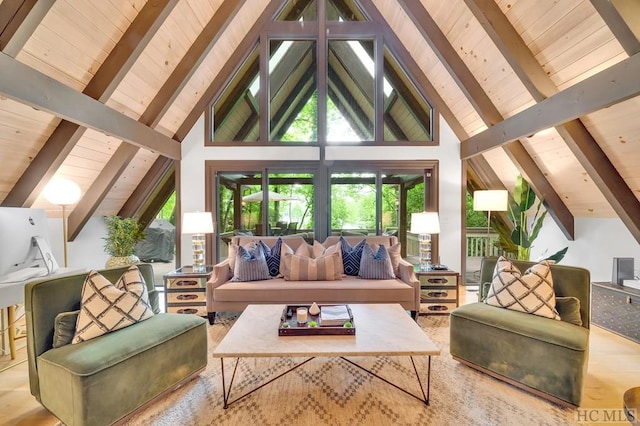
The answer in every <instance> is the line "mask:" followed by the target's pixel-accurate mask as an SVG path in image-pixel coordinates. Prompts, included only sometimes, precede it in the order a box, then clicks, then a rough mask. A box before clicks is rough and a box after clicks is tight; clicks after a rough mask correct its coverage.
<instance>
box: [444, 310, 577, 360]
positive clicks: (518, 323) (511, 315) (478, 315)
mask: <svg viewBox="0 0 640 426" xmlns="http://www.w3.org/2000/svg"><path fill="white" fill-rule="evenodd" d="M451 316H455V317H458V318H464V319H466V320H468V321H473V322H477V323H480V324H483V325H486V326H490V327H495V328H498V329H500V330H504V331H507V332H510V333H515V334H519V335H522V336H525V337H528V338H531V339H535V340H540V341H542V342H546V343H549V344H553V345H558V346H562V347H565V348H568V349H572V350H575V351H582V352H584V351H587V350H588V347H589V330H588V329H586V328H583V327H576V326H575V325H573V324H569V323H568V322H565V321H554V320H552V319H550V318H543V317H540V316H536V315H528V314H526V313H524V312H518V311H514V310H510V309H502V308H500V307H497V306H491V305H487V304H486V303H482V302H476V303H470V304H467V305H464V306H461V307H459V308H456V309H454V310H453V311H451ZM550 361H551V360H550Z"/></svg>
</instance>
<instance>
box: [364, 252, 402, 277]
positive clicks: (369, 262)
mask: <svg viewBox="0 0 640 426" xmlns="http://www.w3.org/2000/svg"><path fill="white" fill-rule="evenodd" d="M358 276H359V277H360V278H365V279H369V280H390V279H393V278H395V277H396V275H395V274H394V272H393V265H392V264H391V258H390V257H389V253H388V252H387V248H386V247H385V246H383V245H380V246H378V250H377V251H376V252H375V253H374V251H373V249H372V248H371V246H370V245H369V244H365V246H364V248H363V250H362V260H361V261H360V271H359V272H358Z"/></svg>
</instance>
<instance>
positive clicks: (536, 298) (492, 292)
mask: <svg viewBox="0 0 640 426" xmlns="http://www.w3.org/2000/svg"><path fill="white" fill-rule="evenodd" d="M484 303H486V304H488V305H493V306H498V307H502V308H507V309H512V310H515V311H520V312H525V313H529V314H534V315H539V316H541V317H546V318H552V319H556V320H559V319H560V315H559V314H558V311H557V310H556V296H555V293H554V291H553V278H552V277H551V266H550V265H549V263H548V262H547V261H543V262H541V263H538V264H536V265H533V266H532V267H531V268H529V269H527V270H526V271H525V273H524V275H522V273H521V272H520V270H519V269H518V268H517V267H516V266H515V265H514V264H513V263H512V262H511V261H510V260H508V259H506V258H505V257H503V256H500V257H499V258H498V261H497V262H496V268H495V270H494V272H493V280H492V281H491V287H490V288H489V293H488V294H487V298H486V299H485V301H484Z"/></svg>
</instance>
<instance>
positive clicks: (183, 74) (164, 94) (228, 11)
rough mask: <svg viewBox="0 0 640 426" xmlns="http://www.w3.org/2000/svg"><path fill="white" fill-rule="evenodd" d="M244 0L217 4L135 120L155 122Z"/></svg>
mask: <svg viewBox="0 0 640 426" xmlns="http://www.w3.org/2000/svg"><path fill="white" fill-rule="evenodd" d="M245 1H246V0H225V1H224V2H223V3H222V4H221V5H220V7H219V8H218V10H216V12H215V13H214V15H213V16H212V17H211V19H210V20H209V22H208V23H207V25H206V26H205V27H204V28H203V29H202V32H201V33H200V34H199V35H198V37H197V38H196V40H195V41H194V42H193V44H192V45H191V47H190V48H189V50H188V51H187V53H185V55H184V56H183V57H182V59H181V60H180V63H178V65H177V66H176V68H175V69H174V70H173V72H172V73H171V75H170V76H169V78H168V79H167V81H166V82H165V83H164V84H163V85H162V87H161V88H160V90H159V91H158V93H156V95H155V96H154V98H153V100H152V101H151V103H149V106H148V107H147V109H146V110H145V111H144V113H143V114H142V116H141V117H140V118H139V120H138V121H140V122H141V123H144V124H146V125H148V126H150V127H155V126H157V125H158V123H159V122H160V120H161V119H162V117H163V116H164V114H165V113H166V112H167V110H169V108H171V105H172V104H173V101H174V100H175V99H176V98H177V97H178V95H179V94H180V92H181V91H182V89H183V88H184V87H185V86H186V84H187V83H188V82H189V79H190V78H191V76H192V75H193V74H194V73H195V72H196V71H197V69H198V67H199V66H200V64H201V63H202V61H204V59H205V58H206V56H207V55H208V53H209V52H210V51H211V49H212V48H213V46H214V45H215V44H216V42H217V41H218V38H219V37H220V35H222V33H223V32H224V30H225V29H226V28H227V26H228V25H229V24H230V23H231V21H232V20H233V18H234V16H235V15H236V13H237V12H238V10H239V9H240V8H241V7H242V5H243V4H244V3H245Z"/></svg>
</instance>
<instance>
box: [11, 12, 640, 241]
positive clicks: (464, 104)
mask: <svg viewBox="0 0 640 426" xmlns="http://www.w3.org/2000/svg"><path fill="white" fill-rule="evenodd" d="M333 1H334V3H342V2H343V0H333ZM285 3H286V2H285ZM298 3H299V4H302V3H307V2H305V1H302V0H298V1H292V2H291V4H293V5H297V4H298ZM346 3H349V4H351V3H354V2H353V1H350V2H346ZM355 3H357V4H359V5H360V7H361V8H362V10H363V12H364V13H365V15H367V16H368V17H369V19H371V20H373V21H376V22H379V23H380V24H381V27H382V31H383V32H384V36H385V40H386V42H387V43H388V44H389V45H390V47H391V48H392V49H393V51H394V53H395V55H396V56H397V59H398V60H399V62H400V63H401V64H402V65H403V66H404V68H405V70H406V71H407V73H408V74H409V75H411V77H412V78H413V80H414V82H415V84H416V87H417V88H418V89H419V90H421V91H422V92H423V94H424V96H425V97H426V98H427V99H428V100H429V101H430V102H431V103H432V104H433V105H434V107H435V108H436V110H437V112H438V113H439V114H441V115H442V116H443V117H444V119H445V120H446V121H447V122H448V123H449V125H450V126H451V127H452V129H453V131H454V133H455V134H456V136H457V137H458V138H459V139H460V140H461V141H462V142H461V144H460V155H461V159H463V160H464V161H465V162H466V164H467V166H468V168H467V172H468V173H467V175H468V181H469V186H470V187H471V188H491V189H499V188H507V189H510V188H512V187H513V184H514V182H515V177H516V176H517V174H518V173H521V174H523V175H524V176H525V177H526V178H527V179H528V180H529V182H531V183H532V186H533V187H534V188H535V190H536V192H537V193H538V195H540V196H541V197H543V198H544V200H545V205H546V207H547V208H548V210H549V211H550V214H551V216H552V217H553V218H554V219H555V220H556V222H557V223H558V226H559V227H560V229H561V230H562V231H563V232H564V233H565V235H566V236H567V237H568V238H574V237H575V235H574V219H575V218H577V217H588V218H607V217H619V218H620V219H621V220H622V222H623V223H624V224H625V225H626V226H627V228H628V229H629V231H630V233H631V234H632V235H633V236H634V237H635V239H636V240H638V241H639V242H640V120H639V119H638V117H640V96H638V95H639V92H640V77H638V76H639V75H640V56H639V55H638V52H640V42H639V41H638V40H639V39H640V2H638V1H635V0H591V1H588V0H513V1H503V0H495V1H494V0H447V1H446V2H445V1H441V0H358V1H355ZM282 5H283V1H282V0H272V1H269V0H235V1H230V0H225V1H222V0H149V1H145V0H57V1H54V0H37V1H36V0H0V50H1V51H2V53H0V167H1V171H0V203H1V204H2V205H3V206H25V207H40V208H45V209H48V210H49V212H48V214H49V216H56V215H59V211H58V209H57V208H54V207H53V206H51V205H50V204H48V203H47V201H46V200H44V198H43V197H42V196H41V192H42V189H43V188H44V186H45V185H46V184H47V183H48V182H49V181H50V180H51V179H52V178H53V177H65V178H70V179H73V180H74V181H76V182H77V183H78V184H79V185H80V186H81V189H82V193H83V196H82V198H81V200H80V201H79V202H78V204H77V205H75V206H73V209H72V211H71V213H70V216H69V234H70V238H71V239H73V238H74V237H75V236H76V235H77V234H78V233H79V232H80V230H81V229H82V227H83V226H84V224H85V223H86V222H87V221H88V219H89V218H91V217H92V216H99V215H110V214H120V215H124V216H137V217H142V218H143V219H144V218H145V217H146V219H147V220H148V219H149V218H150V216H152V215H153V214H154V213H155V211H156V210H157V208H158V206H159V205H161V204H162V202H164V200H166V198H167V197H168V196H169V194H170V193H171V192H172V190H173V187H174V184H175V162H176V161H179V160H180V142H181V141H182V140H183V139H184V138H185V136H186V135H187V133H188V131H189V130H190V129H191V128H192V126H193V125H194V123H195V122H196V120H197V119H198V118H199V117H200V116H201V115H202V113H203V112H204V110H205V109H206V108H207V107H208V105H209V103H210V101H211V100H212V99H213V98H214V97H215V96H216V95H218V94H219V93H220V92H221V90H222V89H223V88H224V85H225V84H226V83H227V82H228V80H229V78H230V76H231V75H232V74H233V73H234V72H235V71H236V70H238V69H240V67H241V66H242V64H243V61H244V59H245V58H246V55H247V54H248V53H249V52H250V51H251V49H252V48H253V46H254V45H255V43H256V41H257V40H258V37H259V36H260V29H261V28H262V26H263V25H264V23H265V22H267V21H269V20H271V19H272V18H273V17H274V16H275V15H276V14H277V13H278V12H279V10H280V9H281V7H282Z"/></svg>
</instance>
